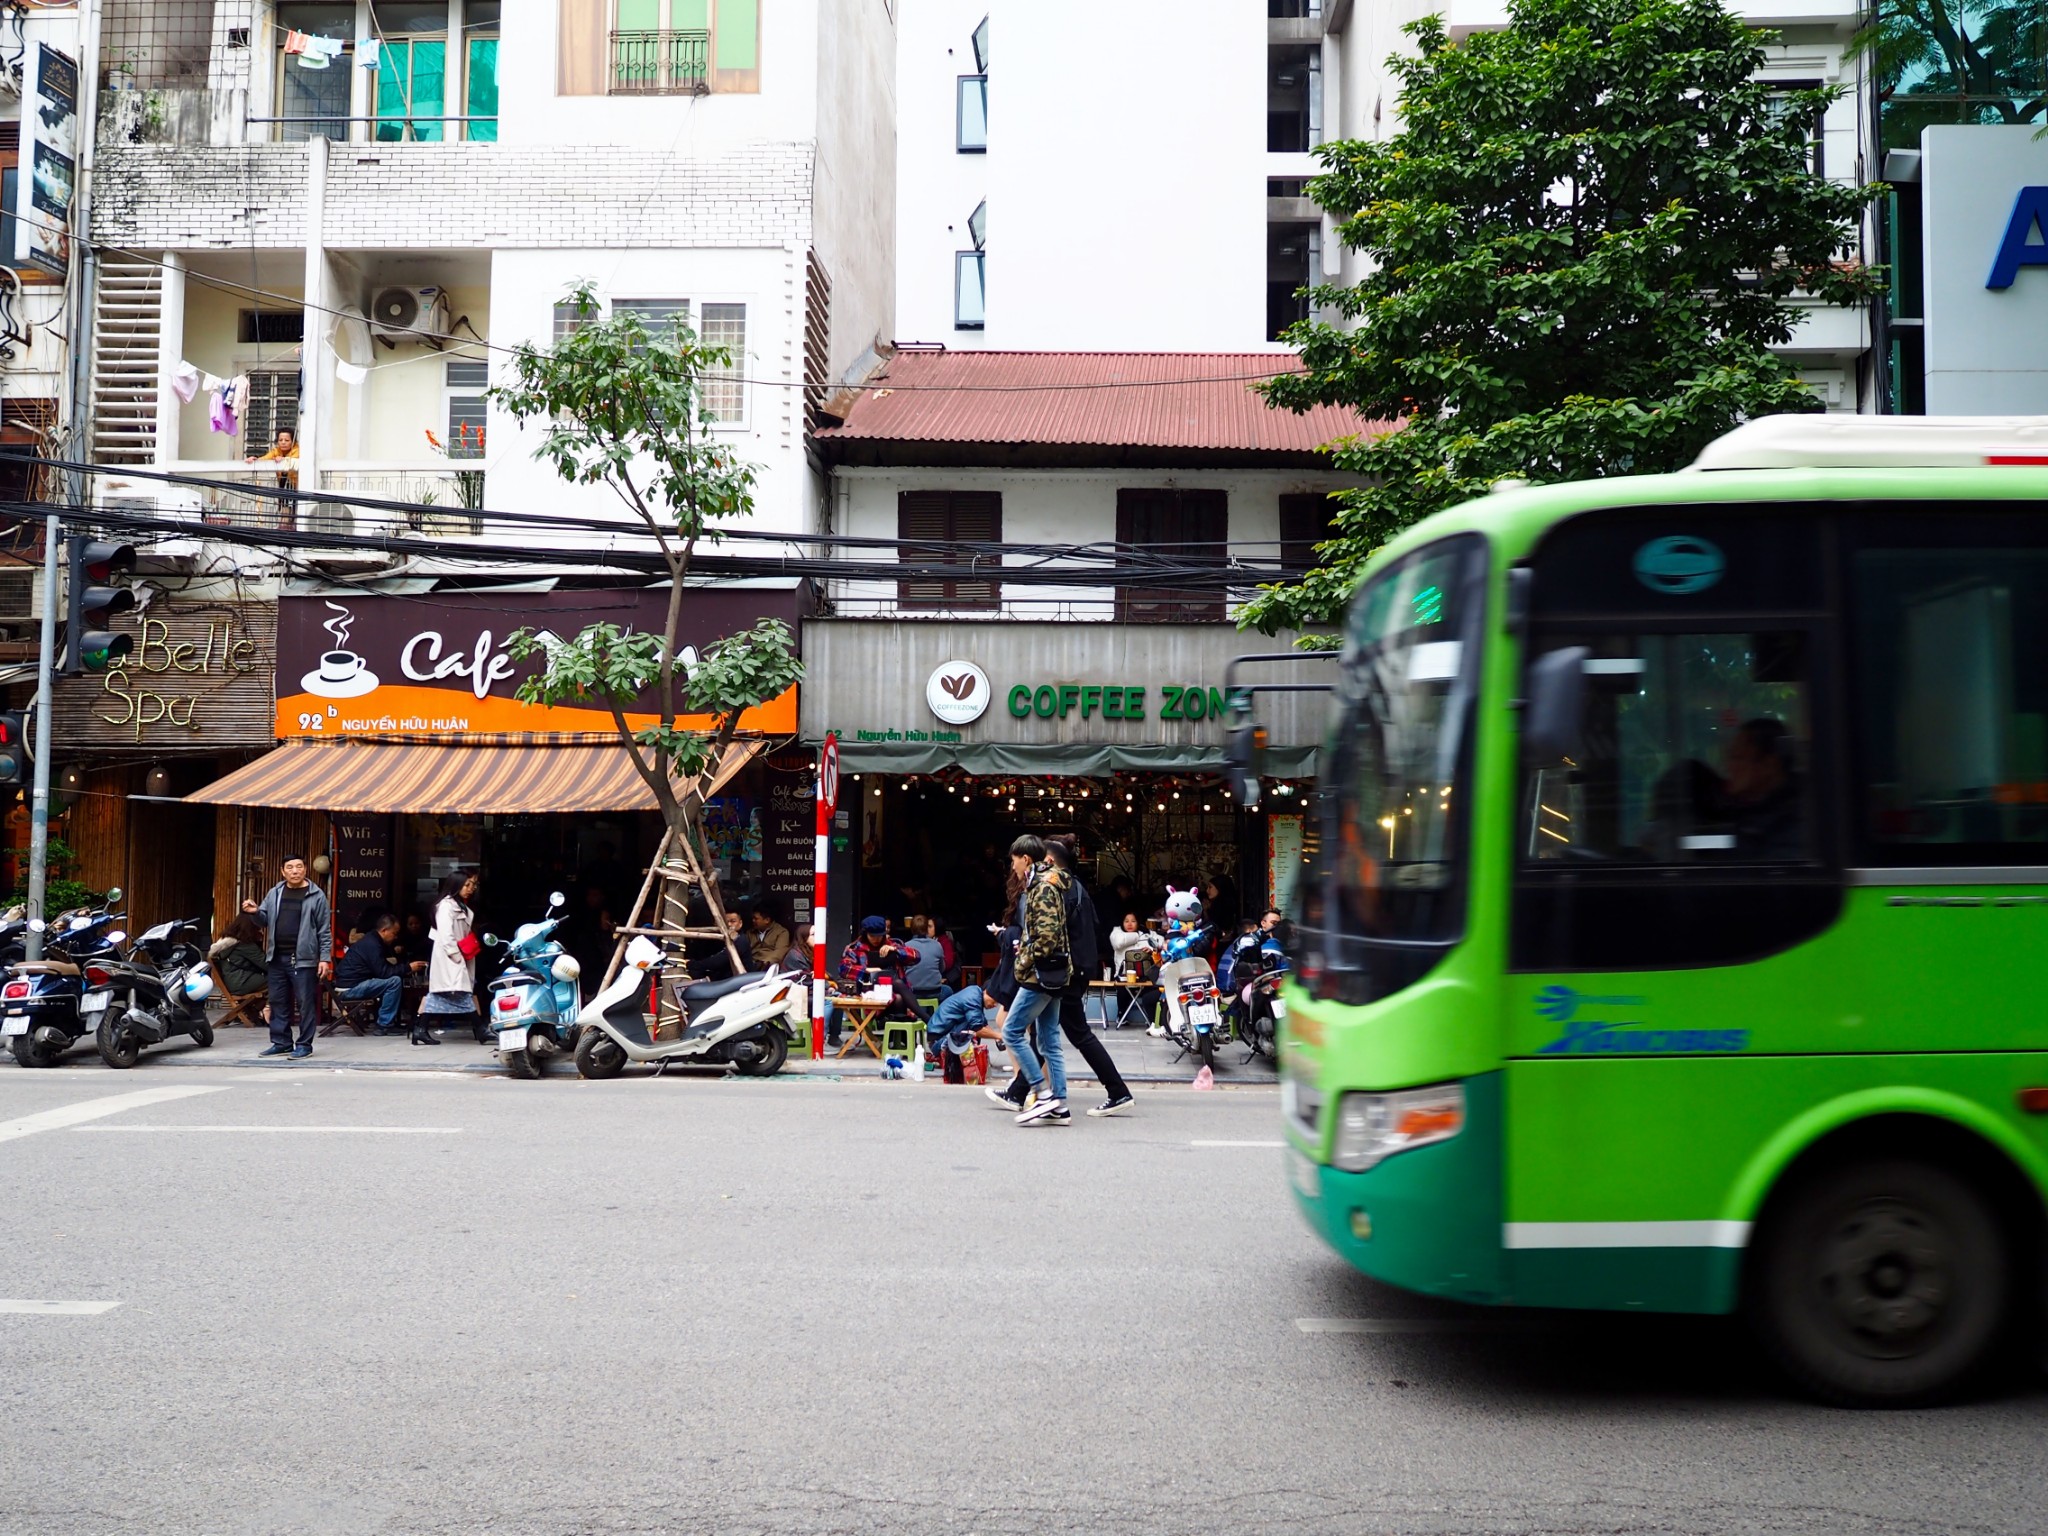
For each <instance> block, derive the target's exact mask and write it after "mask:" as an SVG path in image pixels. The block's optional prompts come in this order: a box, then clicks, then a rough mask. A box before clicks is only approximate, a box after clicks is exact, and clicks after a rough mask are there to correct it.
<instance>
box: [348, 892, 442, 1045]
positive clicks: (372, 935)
mask: <svg viewBox="0 0 2048 1536" xmlns="http://www.w3.org/2000/svg"><path fill="white" fill-rule="evenodd" d="M397 942H398V919H397V918H396V917H394V916H392V914H391V913H389V912H385V913H381V914H380V915H379V916H378V918H377V926H376V927H375V928H373V929H371V930H370V931H369V932H368V933H366V934H364V935H363V936H362V937H361V938H359V939H357V940H356V941H355V943H353V944H351V945H349V947H348V953H347V954H345V955H343V956H342V957H341V963H340V964H339V965H337V966H335V968H334V990H335V992H336V993H337V994H338V995H339V996H341V997H344V998H346V999H348V1000H349V1001H350V1002H356V1001H358V1000H361V999H365V998H372V997H374V998H375V999H376V1000H377V1033H378V1034H380V1035H395V1034H397V1033H398V1002H399V996H400V989H401V988H402V987H403V986H404V985H405V981H404V978H405V972H406V967H405V966H404V965H402V964H400V963H399V962H398V961H396V960H393V959H392V958H391V947H392V946H393V945H395V944H396V943H397ZM426 968H427V962H426V961H424V960H415V961H413V962H412V969H413V970H415V971H423V970H425V969H426Z"/></svg>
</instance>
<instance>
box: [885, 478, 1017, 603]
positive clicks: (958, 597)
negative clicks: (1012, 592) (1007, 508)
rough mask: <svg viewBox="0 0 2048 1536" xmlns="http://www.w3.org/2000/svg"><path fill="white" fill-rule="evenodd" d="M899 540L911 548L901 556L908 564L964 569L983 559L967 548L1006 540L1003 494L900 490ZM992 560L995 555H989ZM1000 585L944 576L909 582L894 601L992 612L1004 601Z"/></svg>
mask: <svg viewBox="0 0 2048 1536" xmlns="http://www.w3.org/2000/svg"><path fill="white" fill-rule="evenodd" d="M896 537H897V538H899V539H901V540H903V541H904V542H905V545H906V546H907V547H906V548H904V549H903V550H901V551H900V552H899V555H898V558H899V559H901V560H902V561H903V562H904V563H906V564H910V565H933V564H943V565H955V566H958V565H966V564H968V563H970V562H972V561H974V560H976V559H977V558H982V557H981V555H980V552H979V551H976V550H973V549H970V548H967V547H965V546H968V545H974V544H996V543H1000V542H1001V541H1002V537H1003V497H1002V493H1001V492H999V491H899V492H897V494H896ZM986 558H988V559H989V560H991V561H993V560H994V558H995V557H993V556H989V557H986ZM1002 596H1003V587H1002V583H1001V582H1000V581H961V580H958V579H948V578H944V577H928V578H905V579H904V580H902V581H899V582H897V584H896V600H897V602H898V603H900V604H901V605H902V606H903V607H905V608H969V609H992V608H995V607H998V606H999V605H1000V604H1001V602H1002Z"/></svg>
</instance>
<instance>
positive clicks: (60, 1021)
mask: <svg viewBox="0 0 2048 1536" xmlns="http://www.w3.org/2000/svg"><path fill="white" fill-rule="evenodd" d="M120 900H121V891H120V887H118V886H116V887H115V888H114V889H113V890H110V891H108V892H107V905H106V906H105V907H103V908H96V909H87V908H79V909H76V910H74V911H71V912H66V913H62V914H60V915H59V916H58V917H57V918H55V919H54V920H52V921H51V922H50V923H49V924H48V926H47V927H46V928H45V929H44V930H43V931H44V936H45V938H44V948H43V958H42V959H40V960H23V961H21V962H19V963H17V964H16V965H14V966H13V967H12V968H10V969H9V971H8V973H7V979H6V981H5V982H0V1040H4V1041H6V1043H7V1049H8V1051H9V1052H10V1053H11V1054H12V1055H13V1057H14V1059H15V1061H17V1062H18V1063H20V1064H21V1065H22V1066H24V1067H49V1066H54V1065H56V1062H57V1058H58V1057H60V1056H62V1055H63V1054H64V1053H65V1052H66V1051H68V1050H70V1049H71V1047H72V1046H74V1045H76V1044H77V1043H78V1041H79V1040H80V1039H81V1038H82V1037H83V1036H86V1035H90V1034H94V1033H95V1032H96V1031H97V1030H98V1028H99V1023H100V1020H101V1018H102V1017H103V1016H104V1015H105V1014H106V1012H107V1010H108V1009H109V1008H110V1007H112V1006H113V1001H114V992H113V983H114V976H113V971H112V970H111V969H110V962H113V963H118V961H119V960H120V945H121V941H122V940H123V939H125V938H126V937H127V935H126V934H125V933H122V932H121V931H120V930H119V929H117V928H116V927H115V926H114V924H116V923H118V922H119V921H120V920H121V918H120V914H119V913H117V912H115V911H114V910H113V909H114V907H115V906H116V905H117V904H118V903H119V902H120ZM36 921H37V922H40V921H42V920H41V919H40V918H38V919H36ZM30 926H31V927H33V926H34V924H33V923H32V924H30Z"/></svg>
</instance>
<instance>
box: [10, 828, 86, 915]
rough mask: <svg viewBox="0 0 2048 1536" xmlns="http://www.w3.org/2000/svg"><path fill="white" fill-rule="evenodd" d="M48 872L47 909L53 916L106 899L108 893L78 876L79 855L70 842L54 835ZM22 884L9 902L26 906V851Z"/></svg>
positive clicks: (22, 865)
mask: <svg viewBox="0 0 2048 1536" xmlns="http://www.w3.org/2000/svg"><path fill="white" fill-rule="evenodd" d="M46 858H47V863H46V869H47V874H46V875H45V877H44V880H43V910H44V911H45V912H47V913H50V914H52V915H53V916H54V915H55V914H56V913H59V912H69V911H70V910H71V909H72V908H73V907H96V906H98V905H99V904H100V903H101V902H102V901H103V900H105V898H106V892H104V891H100V890H96V889H94V888H93V887H92V886H89V885H87V884H86V883H85V882H84V881H83V880H80V879H79V878H78V877H77V872H78V855H77V854H76V853H74V852H73V851H72V849H71V845H70V844H69V843H66V842H64V841H63V840H62V839H61V838H55V837H53V838H51V839H50V845H49V853H48V855H47V856H46ZM19 879H20V883H19V884H18V885H16V886H15V888H14V890H13V891H12V892H11V893H10V894H9V895H8V897H7V900H6V903H5V904H6V905H7V906H10V907H25V906H27V905H28V854H27V852H26V850H24V851H23V853H22V856H21V861H20V873H19Z"/></svg>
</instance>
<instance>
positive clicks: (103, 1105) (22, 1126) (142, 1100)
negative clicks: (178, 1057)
mask: <svg viewBox="0 0 2048 1536" xmlns="http://www.w3.org/2000/svg"><path fill="white" fill-rule="evenodd" d="M225 1091H226V1090H225V1087H207V1088H138V1089H136V1090H135V1092H133V1093H114V1094H109V1095H108V1096H107V1097H105V1098H103V1099H85V1100H82V1101H81V1102H79V1103H77V1104H66V1105H64V1106H63V1107H62V1108H61V1109H45V1110H42V1111H40V1112H38V1113H36V1114H33V1115H23V1116H22V1117H21V1118H20V1119H18V1120H0V1141H14V1140H16V1139H17V1138H19V1137H22V1136H33V1135H35V1134H36V1132H38V1131H61V1130H63V1129H64V1128H65V1127H66V1126H72V1125H78V1124H80V1123H82V1122H84V1121H87V1120H98V1119H102V1118H104V1117H105V1116H107V1115H118V1114H120V1113H122V1112H123V1111H124V1110H130V1109H141V1108H142V1107H143V1106H144V1105H147V1104H168V1103H169V1102H170V1101H171V1100H173V1099H189V1098H193V1097H195V1096H196V1095H198V1094H202V1093H222V1092H225Z"/></svg>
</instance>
